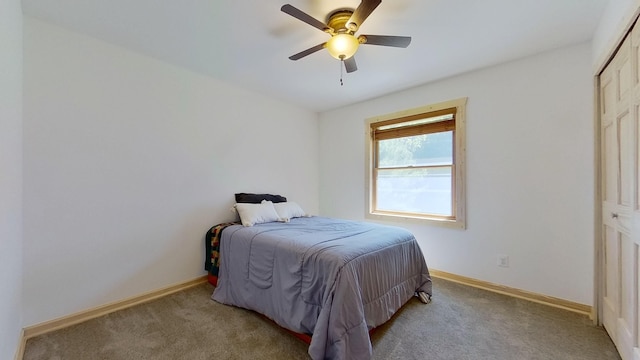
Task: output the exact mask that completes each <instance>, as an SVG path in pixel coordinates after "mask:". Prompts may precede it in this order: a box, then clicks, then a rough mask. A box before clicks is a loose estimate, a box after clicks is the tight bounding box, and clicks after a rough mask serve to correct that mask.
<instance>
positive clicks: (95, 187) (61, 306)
mask: <svg viewBox="0 0 640 360" xmlns="http://www.w3.org/2000/svg"><path fill="white" fill-rule="evenodd" d="M24 42H25V55H24V56H25V59H24V67H25V79H24V102H25V111H24V192H25V195H24V224H25V230H24V242H25V243H24V252H25V261H24V269H25V270H24V322H25V325H27V326H28V325H33V324H36V323H40V322H43V321H46V320H50V319H53V318H57V317H60V316H64V315H69V314H72V313H75V312H78V311H81V310H84V309H88V308H92V307H95V306H98V305H102V304H105V303H109V302H112V301H116V300H120V299H123V298H127V297H130V296H134V295H139V294H141V293H144V292H146V291H149V290H154V289H158V288H161V287H164V286H167V285H171V284H175V283H179V282H182V281H186V280H190V279H193V278H196V277H198V276H201V275H204V274H205V273H204V270H203V264H204V234H205V232H206V230H208V229H209V227H211V226H212V225H215V224H216V223H219V222H223V221H229V220H231V219H233V218H234V215H233V214H232V213H231V212H230V211H229V209H230V207H231V206H232V204H233V202H234V200H233V194H234V193H236V192H243V191H244V192H271V193H279V194H283V195H285V196H287V197H289V198H290V199H291V200H295V201H296V202H298V203H299V204H301V206H302V207H303V208H304V209H305V210H306V211H307V212H311V213H317V211H318V208H319V205H318V199H319V194H318V166H317V162H318V158H319V155H318V149H319V145H318V122H317V117H318V115H317V114H315V113H312V112H309V111H307V110H303V109H301V108H297V107H294V106H291V105H288V104H285V103H282V102H279V101H276V100H272V99H269V98H267V97H264V96H261V95H257V94H255V93H251V92H247V91H244V90H241V89H239V88H237V87H235V86H232V85H229V84H225V83H223V82H220V81H217V80H215V79H212V78H209V77H205V76H202V75H198V74H195V73H192V72H189V71H186V70H184V69H181V68H177V67H174V66H171V65H168V64H166V63H162V62H159V61H156V60H154V59H152V58H148V57H145V56H142V55H139V54H136V53H133V52H129V51H127V50H125V49H122V48H119V47H116V46H113V45H110V44H107V43H104V42H102V41H99V40H96V39H93V38H90V37H87V36H84V35H80V34H76V33H73V32H69V31H66V30H64V29H62V28H59V27H57V26H53V25H51V24H48V23H45V22H42V21H39V20H35V19H32V18H29V17H27V18H25V33H24Z"/></svg>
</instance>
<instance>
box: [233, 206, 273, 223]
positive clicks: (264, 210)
mask: <svg viewBox="0 0 640 360" xmlns="http://www.w3.org/2000/svg"><path fill="white" fill-rule="evenodd" d="M235 208H236V210H237V211H238V214H239V215H240V221H241V222H242V225H244V226H253V225H255V224H262V223H267V222H272V221H278V213H277V212H276V209H275V208H274V207H273V203H272V202H271V201H263V202H261V203H260V204H250V203H237V204H236V205H235Z"/></svg>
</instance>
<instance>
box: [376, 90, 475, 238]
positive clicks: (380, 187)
mask: <svg viewBox="0 0 640 360" xmlns="http://www.w3.org/2000/svg"><path fill="white" fill-rule="evenodd" d="M465 105H466V98H463V99H458V100H453V101H448V102H444V103H440V104H435V105H429V106H425V107H421V108H417V109H411V110H407V111H402V112H399V113H395V114H389V115H383V116H379V117H375V118H372V119H368V120H367V121H366V126H367V134H368V135H369V136H368V138H367V142H366V143H367V171H366V174H367V186H366V189H367V191H366V199H367V208H368V210H367V213H366V217H367V218H373V219H378V220H380V219H386V220H390V218H389V217H395V218H403V219H416V220H420V221H427V222H430V223H434V224H440V225H446V226H452V227H458V228H464V227H465V194H464V193H465V182H464V159H465V153H464V151H465V136H464V135H465V131H464V113H465Z"/></svg>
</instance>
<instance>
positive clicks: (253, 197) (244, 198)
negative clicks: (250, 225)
mask: <svg viewBox="0 0 640 360" xmlns="http://www.w3.org/2000/svg"><path fill="white" fill-rule="evenodd" d="M262 200H267V201H271V202H274V203H279V202H286V201H287V198H286V197H284V196H281V195H271V194H249V193H237V194H236V202H237V203H251V204H259V203H261V202H262Z"/></svg>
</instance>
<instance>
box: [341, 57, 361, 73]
mask: <svg viewBox="0 0 640 360" xmlns="http://www.w3.org/2000/svg"><path fill="white" fill-rule="evenodd" d="M344 68H345V69H347V72H348V73H352V72H354V71H356V70H358V66H357V65H356V58H355V56H352V57H350V58H348V59H347V60H345V61H344Z"/></svg>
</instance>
